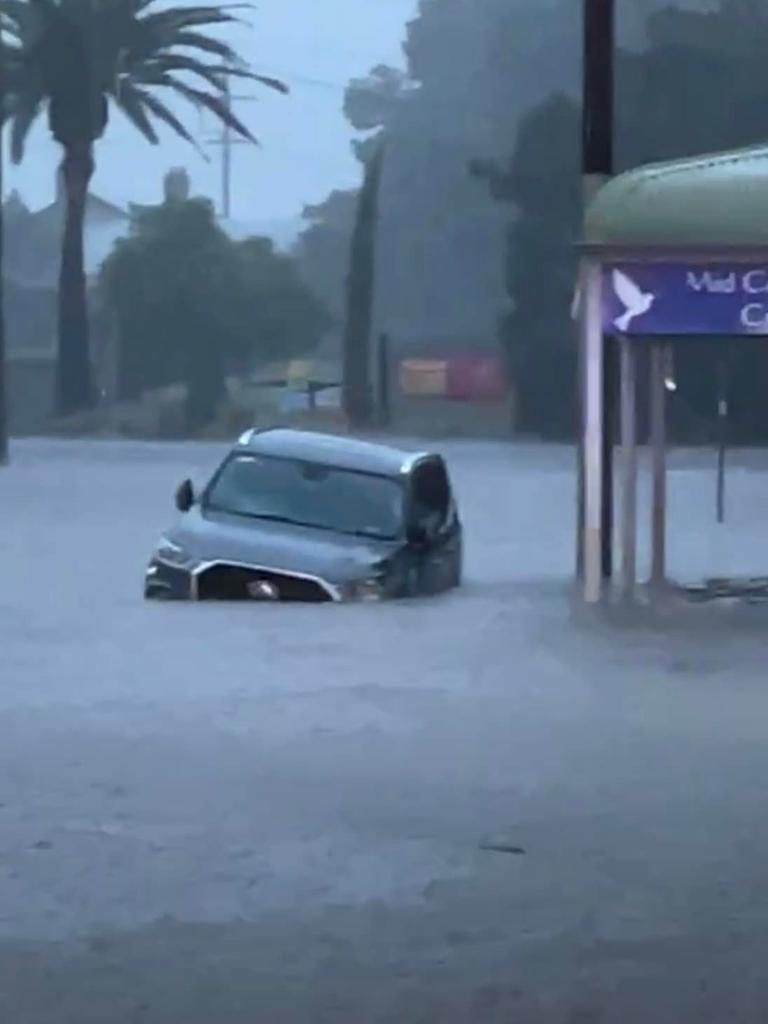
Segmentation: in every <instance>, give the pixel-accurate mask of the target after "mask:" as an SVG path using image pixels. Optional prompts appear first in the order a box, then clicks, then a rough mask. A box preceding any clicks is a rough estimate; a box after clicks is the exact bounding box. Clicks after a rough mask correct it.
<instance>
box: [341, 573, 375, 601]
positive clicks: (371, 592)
mask: <svg viewBox="0 0 768 1024" xmlns="http://www.w3.org/2000/svg"><path fill="white" fill-rule="evenodd" d="M343 594H344V597H345V598H346V600H347V601H381V600H382V598H383V597H384V580H383V579H382V578H381V577H380V576H371V577H370V578H369V579H366V580H355V581H354V582H353V583H348V584H347V585H346V586H345V587H344V588H343Z"/></svg>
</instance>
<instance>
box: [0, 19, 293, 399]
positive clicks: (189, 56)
mask: <svg viewBox="0 0 768 1024" xmlns="http://www.w3.org/2000/svg"><path fill="white" fill-rule="evenodd" d="M154 6H155V3H154V0H0V11H2V24H3V26H4V29H5V33H4V35H5V41H6V46H5V52H6V55H7V61H6V81H7V85H8V101H7V103H6V104H5V111H4V113H5V117H6V118H7V119H9V120H10V148H11V158H12V159H13V160H14V162H16V163H18V162H20V161H21V160H22V158H23V156H24V148H25V142H26V139H27V135H28V133H29V130H30V128H31V127H32V125H33V123H34V122H35V120H36V118H37V117H38V115H39V114H40V113H41V112H43V111H46V112H47V117H48V126H49V128H50V131H51V134H52V135H53V137H54V139H55V140H56V142H58V143H59V145H60V146H61V149H62V160H61V181H62V185H63V189H64V196H65V202H66V212H65V220H64V234H63V239H62V250H61V269H60V275H59V309H58V313H59V357H58V363H57V404H58V412H59V413H60V414H61V415H66V414H68V413H72V412H75V411H78V410H80V409H84V408H87V407H88V406H89V405H90V404H91V403H92V401H93V389H92V381H91V362H90V351H89V332H88V310H87V300H86V279H85V269H84V260H83V224H84V218H85V212H86V201H87V196H88V187H89V183H90V180H91V177H92V175H93V172H94V146H95V143H96V141H97V140H98V139H100V138H101V137H102V135H103V134H104V132H105V130H106V128H107V125H108V122H109V115H110V110H111V107H112V105H115V106H117V107H118V108H119V109H120V110H122V112H123V113H124V114H125V115H126V116H127V117H128V119H129V120H130V121H131V122H132V124H133V125H134V126H135V127H136V128H137V129H138V131H139V132H140V133H141V134H142V135H143V136H144V138H145V139H147V141H149V142H150V143H153V144H156V143H157V142H158V141H159V139H158V134H157V127H158V125H164V126H165V127H167V128H170V129H171V130H172V131H173V132H175V133H176V135H179V136H181V138H183V139H185V140H186V141H187V142H189V143H191V144H192V145H195V142H194V139H193V138H192V136H191V134H190V132H189V131H188V129H187V128H186V127H185V126H184V124H183V122H182V121H181V120H180V119H179V118H178V117H177V115H176V114H175V113H174V111H173V109H172V108H171V106H169V105H168V104H167V103H166V102H165V99H164V98H161V95H162V93H163V92H165V93H167V94H169V95H174V96H176V97H180V98H182V99H183V100H185V101H187V102H189V103H191V104H193V105H194V106H196V107H197V108H198V109H201V108H202V109H205V110H208V111H210V112H211V113H212V114H214V116H215V117H217V118H218V119H219V120H220V121H222V122H223V123H224V124H226V125H227V126H228V127H230V128H231V129H232V130H233V131H235V132H237V134H239V135H240V136H242V137H243V138H245V139H248V140H250V141H252V142H256V139H254V137H253V135H252V134H251V132H250V131H249V130H248V128H247V127H246V126H245V125H244V124H243V123H242V122H241V121H240V120H239V119H238V118H237V117H236V116H235V114H233V113H232V110H231V109H230V106H229V104H228V102H227V100H226V95H227V93H226V84H227V82H228V81H229V79H230V78H232V77H238V78H248V79H251V80H254V81H257V82H260V83H262V84H263V85H266V86H268V87H270V88H272V89H277V90H278V91H280V92H287V89H286V87H285V86H284V85H283V84H282V83H281V82H278V81H276V80H275V79H273V78H267V77H264V76H263V75H257V74H254V73H253V72H252V71H250V70H249V69H248V67H247V65H246V64H245V62H244V61H243V60H241V59H240V58H239V56H238V55H237V53H236V52H235V51H234V50H233V49H232V47H230V46H229V45H227V44H226V43H225V42H223V41H221V40H220V39H217V38H214V37H213V36H211V35H209V34H207V32H204V31H201V30H202V29H206V28H209V27H211V26H222V25H227V24H231V23H233V22H235V21H237V20H238V18H237V15H236V14H235V13H234V11H235V8H234V6H226V5H209V6H204V7H193V6H184V7H181V6H179V7H170V8H164V9H160V10H155V9H154ZM241 6H243V5H241ZM158 92H160V93H161V95H158Z"/></svg>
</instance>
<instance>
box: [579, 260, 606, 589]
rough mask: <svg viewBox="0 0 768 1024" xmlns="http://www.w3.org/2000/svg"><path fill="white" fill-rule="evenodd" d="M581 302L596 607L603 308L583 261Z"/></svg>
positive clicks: (588, 569) (589, 582)
mask: <svg viewBox="0 0 768 1024" xmlns="http://www.w3.org/2000/svg"><path fill="white" fill-rule="evenodd" d="M583 282H584V288H583V292H582V301H583V303H584V312H583V321H582V329H583V332H584V338H583V343H582V344H583V352H584V581H583V583H584V599H585V601H586V602H587V603H588V604H597V603H598V602H599V601H600V598H601V597H602V593H603V564H602V563H603V559H602V526H603V507H602V504H603V503H602V499H603V309H602V267H601V265H600V263H597V262H594V261H592V260H589V261H587V263H586V265H585V267H584V270H583Z"/></svg>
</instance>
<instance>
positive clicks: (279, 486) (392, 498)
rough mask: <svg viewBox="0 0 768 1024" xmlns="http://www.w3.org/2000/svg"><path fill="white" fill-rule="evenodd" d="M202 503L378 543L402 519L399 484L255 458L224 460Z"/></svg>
mask: <svg viewBox="0 0 768 1024" xmlns="http://www.w3.org/2000/svg"><path fill="white" fill-rule="evenodd" d="M205 504H206V505H207V507H208V508H209V509H211V510H214V511H221V512H228V513H230V514H233V515H239V516H247V517H251V518H256V519H277V520H283V521H286V522H290V523H296V524H299V525H303V526H311V527H315V528H317V529H324V530H335V531H338V532H340V533H351V534H361V535H364V536H371V537H381V538H394V537H396V536H398V535H399V533H400V532H401V529H402V520H403V488H402V485H401V484H400V483H399V481H396V480H391V479H389V478H388V477H381V476H375V475H373V474H368V473H358V472H352V471H349V470H345V469H338V468H336V467H332V466H323V465H318V464H316V463H307V462H299V461H296V460H293V459H279V458H272V457H262V456H257V455H235V456H233V457H232V458H230V459H229V460H228V461H227V462H226V463H225V464H224V466H223V467H222V469H221V470H220V471H219V473H218V474H217V476H216V477H215V478H214V480H213V482H212V484H211V486H210V488H209V489H208V493H207V495H206V500H205Z"/></svg>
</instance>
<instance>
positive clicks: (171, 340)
mask: <svg viewBox="0 0 768 1024" xmlns="http://www.w3.org/2000/svg"><path fill="white" fill-rule="evenodd" d="M100 289H101V293H102V296H103V298H104V301H105V303H106V304H107V305H108V307H109V309H110V310H111V311H112V312H113V314H114V318H115V321H116V325H117V335H118V345H119V349H118V351H119V387H120V396H121V397H122V398H124V399H126V398H135V397H138V396H139V395H140V394H141V393H142V392H143V391H145V390H147V389H152V388H159V387H163V386H166V385H168V384H175V383H178V382H182V383H184V384H185V385H186V388H187V405H186V408H187V421H188V426H189V428H190V430H193V431H194V430H198V429H200V428H201V427H203V426H205V425H206V424H207V423H208V422H209V421H210V420H211V419H212V418H213V417H214V416H215V414H216V412H217V409H218V407H219V406H220V404H221V403H222V401H223V400H224V398H225V394H226V377H227V375H228V374H229V373H242V372H245V371H247V370H249V369H250V368H251V367H252V365H253V364H254V363H255V362H257V361H259V360H265V359H271V358H282V359H288V358H291V357H292V356H295V355H299V354H304V353H306V352H308V351H311V349H312V348H313V347H314V346H315V345H316V344H317V343H318V341H319V340H320V338H321V337H322V334H323V333H324V331H325V330H327V327H328V324H329V320H330V318H329V315H328V314H327V313H326V311H325V310H324V309H323V308H322V306H321V305H320V304H319V302H318V301H317V300H316V299H315V297H314V295H312V293H311V292H310V291H309V290H308V289H307V287H306V286H305V285H304V283H303V282H302V281H301V279H300V277H299V275H298V272H297V269H296V266H295V263H294V261H293V260H292V259H291V258H290V257H287V256H285V255H282V254H280V253H277V252H276V251H275V250H274V247H273V244H272V242H271V241H270V240H269V239H262V238H249V239H246V240H244V241H241V242H234V241H232V240H231V239H230V238H229V237H228V236H227V235H226V234H225V233H224V232H223V231H222V230H221V228H220V227H219V226H218V225H217V223H216V220H215V216H214V211H213V207H212V205H211V204H210V203H209V202H208V201H207V200H202V199H191V200H169V201H166V202H165V203H164V204H163V205H162V206H158V207H154V208H150V209H147V210H143V211H141V212H139V213H138V214H137V215H136V219H135V223H134V228H133V231H132V234H131V236H130V237H129V238H127V239H123V240H121V241H119V242H118V243H117V245H116V247H115V249H114V251H113V253H112V254H111V255H110V256H109V258H108V259H107V260H106V262H105V264H104V266H103V268H102V273H101V278H100Z"/></svg>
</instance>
